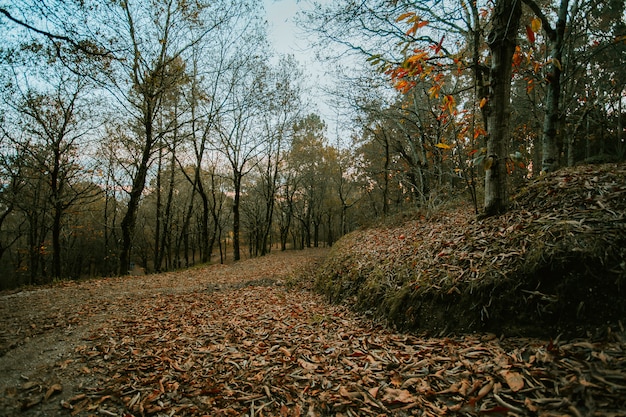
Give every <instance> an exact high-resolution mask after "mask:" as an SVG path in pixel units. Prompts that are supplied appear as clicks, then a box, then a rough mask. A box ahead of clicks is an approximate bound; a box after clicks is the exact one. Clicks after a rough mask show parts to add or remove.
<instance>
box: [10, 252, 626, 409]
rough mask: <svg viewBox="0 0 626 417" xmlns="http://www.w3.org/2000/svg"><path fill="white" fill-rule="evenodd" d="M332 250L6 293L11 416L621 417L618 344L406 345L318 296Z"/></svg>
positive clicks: (480, 339) (433, 341)
mask: <svg viewBox="0 0 626 417" xmlns="http://www.w3.org/2000/svg"><path fill="white" fill-rule="evenodd" d="M326 253H327V251H326V250H322V249H320V250H306V251H291V252H287V253H277V254H272V255H270V256H268V257H264V258H258V259H252V260H246V261H242V262H240V263H237V264H233V265H226V266H225V265H213V266H207V267H200V268H195V269H192V270H188V271H181V272H175V273H165V274H160V275H148V276H137V277H125V278H113V279H100V280H90V281H85V282H80V283H76V282H70V283H62V284H58V285H54V286H51V287H47V288H39V289H34V290H24V291H21V292H14V293H3V294H0V415H3V416H24V417H31V416H57V415H61V416H63V415H67V416H70V415H71V416H91V415H93V416H120V417H121V416H123V417H128V416H145V415H153V416H173V415H177V416H178V415H189V416H202V415H211V416H218V415H224V416H228V415H231V416H235V415H247V416H263V415H268V416H271V415H280V416H300V415H307V416H324V415H337V416H357V415H377V416H382V415H401V416H404V415H425V416H428V415H432V416H435V415H442V414H448V415H484V414H485V413H487V414H492V415H520V416H521V415H542V416H557V415H575V416H578V415H605V416H609V415H610V416H626V411H624V410H626V399H625V398H626V373H625V371H626V359H625V354H624V348H625V347H626V345H625V344H624V342H623V340H622V339H621V336H618V335H615V337H613V338H612V340H610V341H591V340H577V341H560V342H557V341H542V340H531V339H520V338H516V339H509V338H500V337H497V336H496V335H492V334H474V335H466V336H459V337H445V336H443V337H440V338H420V337H418V336H416V335H410V334H403V333H396V332H393V331H390V330H388V329H386V328H385V327H384V326H382V325H381V324H380V323H374V322H372V321H370V320H368V319H366V318H363V317H360V316H357V315H355V314H354V313H352V312H350V311H349V310H348V309H347V308H345V307H344V306H337V305H330V304H328V303H327V302H326V301H325V300H324V299H323V298H322V297H320V296H319V295H317V294H314V293H313V292H311V291H310V290H309V288H307V287H310V286H309V282H310V281H311V280H312V278H310V277H311V270H312V268H313V267H314V265H316V263H317V262H319V261H320V259H321V258H322V257H324V256H325V255H326ZM309 278H310V279H309Z"/></svg>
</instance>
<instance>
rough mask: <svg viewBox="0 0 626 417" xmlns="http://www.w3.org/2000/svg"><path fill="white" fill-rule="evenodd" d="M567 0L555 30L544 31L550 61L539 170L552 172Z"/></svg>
mask: <svg viewBox="0 0 626 417" xmlns="http://www.w3.org/2000/svg"><path fill="white" fill-rule="evenodd" d="M568 4H569V0H561V5H560V7H559V16H558V20H557V23H556V30H554V31H546V32H547V33H548V39H549V40H550V56H551V57H552V63H551V65H550V73H548V76H547V79H548V85H547V89H546V115H545V118H544V121H543V158H542V161H541V170H542V171H543V172H553V171H556V170H557V169H558V168H559V165H560V154H561V146H560V143H559V142H560V141H559V121H560V110H559V107H560V106H559V101H560V97H561V72H562V57H563V41H564V34H565V26H566V22H567V7H568Z"/></svg>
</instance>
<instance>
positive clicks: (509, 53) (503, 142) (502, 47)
mask: <svg viewBox="0 0 626 417" xmlns="http://www.w3.org/2000/svg"><path fill="white" fill-rule="evenodd" d="M521 12H522V8H521V3H520V2H519V1H518V0H498V1H497V2H496V5H495V10H494V15H493V19H492V27H493V30H492V32H491V33H490V34H489V36H488V38H487V43H488V45H489V48H490V50H491V70H490V73H489V95H488V106H489V107H488V109H487V111H486V113H487V127H488V140H487V156H488V157H487V165H486V172H485V215H487V216H491V215H496V214H500V213H504V212H505V211H506V209H507V198H508V196H507V170H506V157H507V148H508V142H509V120H510V105H511V103H510V101H511V75H512V65H511V62H512V58H513V53H514V52H515V45H516V42H515V39H516V36H517V31H518V28H519V22H520V17H521Z"/></svg>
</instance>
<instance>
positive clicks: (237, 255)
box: [233, 170, 241, 261]
mask: <svg viewBox="0 0 626 417" xmlns="http://www.w3.org/2000/svg"><path fill="white" fill-rule="evenodd" d="M233 185H234V186H235V190H234V191H235V196H234V197H233V260H234V261H238V260H240V259H241V251H240V248H239V227H240V213H239V203H240V200H241V173H240V172H238V171H237V170H233Z"/></svg>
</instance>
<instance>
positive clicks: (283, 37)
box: [263, 0, 337, 141]
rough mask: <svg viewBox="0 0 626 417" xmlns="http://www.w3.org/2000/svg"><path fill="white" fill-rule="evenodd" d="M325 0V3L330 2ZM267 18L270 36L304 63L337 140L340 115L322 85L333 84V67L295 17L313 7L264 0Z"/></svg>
mask: <svg viewBox="0 0 626 417" xmlns="http://www.w3.org/2000/svg"><path fill="white" fill-rule="evenodd" d="M330 1H332V0H325V1H322V2H321V3H325V2H330ZM263 3H264V6H265V11H266V13H267V21H268V23H269V39H270V41H271V42H272V44H273V45H274V48H275V49H276V51H277V52H278V53H280V54H292V55H294V56H295V58H296V59H297V60H298V61H299V62H300V64H301V65H302V66H303V67H304V69H305V72H306V75H307V81H308V82H307V85H309V86H310V88H311V101H312V102H313V103H314V105H315V106H316V107H317V109H314V108H312V109H310V111H311V112H317V113H319V114H320V115H321V116H322V118H323V119H324V120H325V121H326V124H327V125H328V137H329V139H331V141H334V140H335V139H336V138H335V136H336V134H337V129H336V127H337V126H336V125H337V116H336V114H335V111H334V110H333V109H332V108H331V107H330V106H329V104H328V102H329V97H327V96H326V95H325V94H324V92H323V91H322V87H330V86H332V71H328V68H324V66H323V65H322V64H321V63H319V62H318V61H317V60H316V59H315V51H314V50H313V49H312V48H311V46H310V43H309V41H308V40H307V38H306V36H305V34H304V33H303V32H302V31H301V30H299V29H298V27H297V26H296V24H295V21H294V18H295V16H296V14H297V13H298V11H300V10H303V9H306V8H307V7H311V5H310V3H309V2H307V1H299V2H298V1H296V0H263Z"/></svg>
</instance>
